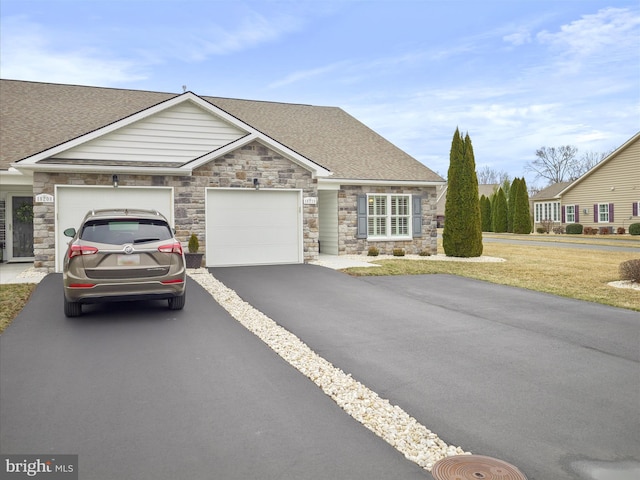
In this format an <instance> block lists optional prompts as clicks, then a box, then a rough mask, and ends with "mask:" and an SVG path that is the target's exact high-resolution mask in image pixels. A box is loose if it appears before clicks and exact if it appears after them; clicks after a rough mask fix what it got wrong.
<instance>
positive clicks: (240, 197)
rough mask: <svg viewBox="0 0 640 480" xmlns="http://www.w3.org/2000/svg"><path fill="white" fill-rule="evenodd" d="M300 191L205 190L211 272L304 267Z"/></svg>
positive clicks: (207, 253) (208, 254)
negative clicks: (234, 268) (213, 269)
mask: <svg viewBox="0 0 640 480" xmlns="http://www.w3.org/2000/svg"><path fill="white" fill-rule="evenodd" d="M300 211H301V201H300V191H298V190H237V189H236V190H234V189H231V190H225V189H209V190H207V228H206V232H207V239H206V240H207V247H206V257H207V266H210V267H219V266H234V265H270V264H280V263H301V262H302V260H303V257H302V220H301V213H300Z"/></svg>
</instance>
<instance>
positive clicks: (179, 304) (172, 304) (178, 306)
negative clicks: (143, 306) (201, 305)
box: [169, 293, 187, 310]
mask: <svg viewBox="0 0 640 480" xmlns="http://www.w3.org/2000/svg"><path fill="white" fill-rule="evenodd" d="M186 299H187V296H186V294H184V293H183V294H182V295H180V296H178V297H172V298H170V299H169V310H182V309H183V308H184V303H185V300H186Z"/></svg>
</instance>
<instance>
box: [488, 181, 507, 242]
mask: <svg viewBox="0 0 640 480" xmlns="http://www.w3.org/2000/svg"><path fill="white" fill-rule="evenodd" d="M491 218H492V220H493V231H494V232H496V233H505V232H506V231H507V197H506V196H505V194H504V190H502V188H500V189H498V193H496V197H495V201H494V205H493V211H492V217H491Z"/></svg>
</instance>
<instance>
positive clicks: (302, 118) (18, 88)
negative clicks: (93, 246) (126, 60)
mask: <svg viewBox="0 0 640 480" xmlns="http://www.w3.org/2000/svg"><path fill="white" fill-rule="evenodd" d="M176 96H178V94H174V93H162V92H150V91H142V90H124V89H115V88H99V87H86V86H78V85H61V84H52V83H39V82H25V81H17V80H0V145H1V147H2V148H1V149H0V169H5V170H6V169H8V168H9V165H10V164H11V163H14V162H19V161H20V160H22V159H24V158H27V157H29V156H32V155H34V154H36V153H39V152H42V151H44V150H47V149H49V148H52V147H54V146H56V145H60V144H62V143H64V142H67V141H69V140H72V139H74V138H77V137H79V136H81V135H84V134H86V133H89V132H92V131H94V130H97V129H100V128H102V127H104V126H106V125H109V124H111V123H114V122H117V121H118V120H121V119H123V118H126V117H128V116H130V115H133V114H135V113H137V112H140V111H142V110H145V109H147V108H150V107H152V106H154V105H157V104H159V103H161V102H163V101H165V100H168V99H171V98H173V97H176ZM201 98H202V99H203V100H205V101H207V102H209V103H211V104H213V105H215V106H216V107H218V108H220V109H222V110H224V111H226V112H227V113H229V114H231V115H233V116H234V117H236V118H238V119H239V120H241V121H243V122H245V123H247V124H249V125H251V126H252V127H253V128H255V129H257V130H259V131H261V132H262V133H264V134H266V135H268V136H269V137H271V138H273V139H274V140H276V141H277V142H279V143H281V144H282V145H285V146H286V147H288V148H290V149H291V150H294V151H295V152H297V153H299V154H300V155H303V156H305V157H306V158H308V159H309V160H311V161H313V162H315V163H317V164H319V165H322V166H323V167H325V168H327V169H329V170H330V171H331V172H332V173H333V175H332V178H336V179H347V180H389V181H426V182H443V179H442V178H441V177H440V176H439V175H437V174H436V173H434V172H433V171H432V170H430V169H429V168H427V167H426V166H425V165H423V164H422V163H420V162H419V161H418V160H416V159H415V158H413V157H411V156H410V155H408V154H407V153H405V152H404V151H402V150H400V149H399V148H398V147H396V146H395V145H393V144H392V143H390V142H389V141H387V140H385V139H384V138H383V137H381V136H380V135H378V134H377V133H376V132H374V131H373V130H371V129H370V128H368V127H367V126H365V125H364V124H362V123H361V122H359V121H358V120H356V119H355V118H354V117H352V116H351V115H349V114H348V113H346V112H345V111H344V110H342V109H340V108H338V107H322V106H312V105H301V104H290V103H277V102H265V101H254V100H239V99H231V98H219V97H208V96H201Z"/></svg>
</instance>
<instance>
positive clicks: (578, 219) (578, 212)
mask: <svg viewBox="0 0 640 480" xmlns="http://www.w3.org/2000/svg"><path fill="white" fill-rule="evenodd" d="M573 211H574V212H576V223H580V205H575V206H574V207H573Z"/></svg>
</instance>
